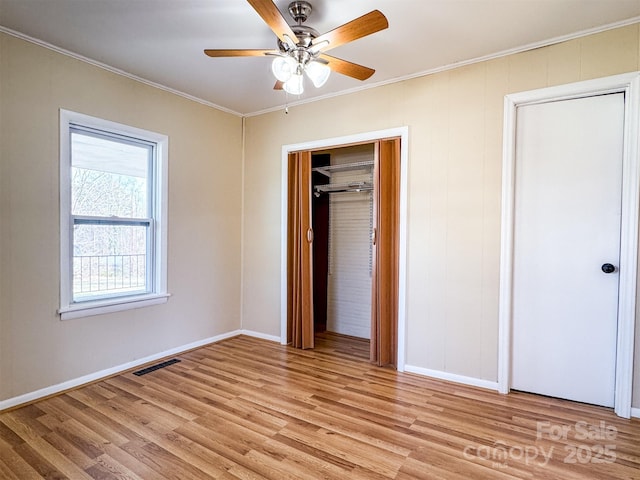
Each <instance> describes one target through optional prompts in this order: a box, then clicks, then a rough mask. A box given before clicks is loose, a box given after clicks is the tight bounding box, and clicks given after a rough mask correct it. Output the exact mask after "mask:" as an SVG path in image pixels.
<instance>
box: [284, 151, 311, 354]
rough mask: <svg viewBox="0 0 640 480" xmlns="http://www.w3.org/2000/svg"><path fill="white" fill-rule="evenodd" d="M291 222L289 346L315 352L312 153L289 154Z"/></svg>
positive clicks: (289, 246) (288, 312)
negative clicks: (311, 349) (309, 349)
mask: <svg viewBox="0 0 640 480" xmlns="http://www.w3.org/2000/svg"><path fill="white" fill-rule="evenodd" d="M288 182H289V185H288V215H287V217H288V221H287V238H288V241H287V342H288V343H289V344H291V345H292V346H293V347H296V348H313V345H314V341H313V335H314V331H313V250H312V242H313V230H312V229H311V152H293V153H290V154H289V178H288Z"/></svg>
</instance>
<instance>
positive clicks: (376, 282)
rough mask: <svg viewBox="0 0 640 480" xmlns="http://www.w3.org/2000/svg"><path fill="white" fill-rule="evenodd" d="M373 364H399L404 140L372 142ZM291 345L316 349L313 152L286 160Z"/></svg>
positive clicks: (288, 305)
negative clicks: (402, 158)
mask: <svg viewBox="0 0 640 480" xmlns="http://www.w3.org/2000/svg"><path fill="white" fill-rule="evenodd" d="M374 144H375V158H374V190H373V193H374V200H373V218H372V224H373V235H372V239H371V241H372V243H373V245H372V272H371V277H372V282H371V284H372V289H371V302H372V304H371V355H370V360H371V362H373V363H375V364H377V365H380V366H385V365H391V366H394V367H395V366H396V364H397V344H398V339H397V331H398V252H399V203H400V139H399V138H393V139H385V140H379V141H376V142H374ZM288 169H289V174H288V220H287V235H288V240H287V341H288V343H289V344H290V345H292V346H294V347H296V348H313V346H314V338H313V337H314V325H313V230H312V227H311V225H312V219H311V152H310V151H305V152H293V153H290V154H289V158H288Z"/></svg>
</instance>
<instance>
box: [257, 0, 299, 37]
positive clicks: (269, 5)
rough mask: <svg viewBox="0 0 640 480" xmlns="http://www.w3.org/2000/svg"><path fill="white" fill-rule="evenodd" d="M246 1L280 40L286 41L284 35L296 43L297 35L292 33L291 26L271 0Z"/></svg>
mask: <svg viewBox="0 0 640 480" xmlns="http://www.w3.org/2000/svg"><path fill="white" fill-rule="evenodd" d="M247 2H249V4H250V5H251V6H252V7H253V9H254V10H255V11H256V12H257V13H258V15H260V16H261V17H262V20H264V22H265V23H266V24H267V25H268V26H269V28H270V29H271V30H273V33H275V34H276V35H277V36H278V38H279V39H280V40H281V41H283V42H285V43H286V42H287V38H286V37H287V36H288V37H289V38H290V39H291V40H293V42H294V43H298V41H299V40H298V37H296V34H295V33H293V30H291V27H290V26H289V24H288V23H287V21H286V20H285V19H284V17H283V16H282V14H281V13H280V10H278V7H276V5H275V4H274V3H273V1H272V0H247Z"/></svg>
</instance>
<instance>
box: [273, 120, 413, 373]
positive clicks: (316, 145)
mask: <svg viewBox="0 0 640 480" xmlns="http://www.w3.org/2000/svg"><path fill="white" fill-rule="evenodd" d="M393 137H400V144H401V147H400V205H399V208H400V225H399V230H400V231H399V236H400V241H399V243H400V248H399V258H398V263H399V269H398V277H399V278H398V350H397V356H398V358H397V370H398V371H399V372H403V371H404V365H405V342H406V314H405V312H406V272H407V268H406V267H407V183H408V163H409V162H408V159H409V154H408V150H409V148H408V146H409V128H408V127H406V126H405V127H397V128H391V129H386V130H378V131H373V132H365V133H360V134H354V135H347V136H343V137H334V138H327V139H322V140H314V141H309V142H303V143H297V144H291V145H284V146H283V147H282V163H281V165H282V178H281V183H280V185H281V215H280V232H281V233H280V238H281V242H280V342H281V343H282V344H283V345H286V343H287V202H288V195H287V193H288V192H287V184H288V182H287V178H288V157H289V153H291V152H297V151H302V150H319V149H328V148H335V147H341V146H345V145H353V144H357V143H367V142H375V141H377V140H382V139H386V138H393Z"/></svg>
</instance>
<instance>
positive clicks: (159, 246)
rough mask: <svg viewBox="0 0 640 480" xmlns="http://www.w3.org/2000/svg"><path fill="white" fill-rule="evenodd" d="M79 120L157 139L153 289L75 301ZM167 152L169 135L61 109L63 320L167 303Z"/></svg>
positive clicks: (106, 129)
mask: <svg viewBox="0 0 640 480" xmlns="http://www.w3.org/2000/svg"><path fill="white" fill-rule="evenodd" d="M71 124H79V125H84V126H87V127H92V128H96V129H98V130H105V131H108V132H113V133H116V134H120V135H125V136H129V137H134V138H141V139H144V140H148V141H152V142H154V143H156V145H157V150H156V155H157V158H156V162H155V165H154V174H153V175H152V179H153V182H155V184H154V189H153V191H154V194H155V198H154V202H155V205H156V206H157V208H158V209H159V213H157V214H156V218H155V235H154V236H153V238H154V242H153V245H151V248H152V249H153V250H154V253H155V255H154V262H155V263H154V278H153V285H154V291H153V292H150V293H144V294H140V295H131V296H127V297H114V298H109V299H101V300H92V301H84V302H82V303H74V302H73V295H72V288H73V286H72V281H71V259H72V257H73V242H72V240H71V235H72V224H71V211H70V209H71V175H70V171H71V151H70V141H69V139H70V135H69V133H70V132H69V130H70V125H71ZM168 153H169V137H167V136H166V135H162V134H159V133H155V132H150V131H148V130H143V129H140V128H135V127H130V126H128V125H123V124H120V123H116V122H111V121H108V120H103V119H101V118H96V117H91V116H89V115H84V114H81V113H76V112H72V111H69V110H64V109H60V308H59V310H58V313H59V314H60V319H61V320H70V319H73V318H80V317H88V316H92V315H100V314H104V313H112V312H118V311H122V310H128V309H133V308H140V307H146V306H149V305H157V304H160V303H165V302H166V301H167V299H168V297H169V296H170V294H169V293H168V292H167V203H168V202H167V198H168V197H167V192H168V174H167V171H168V168H167V166H168Z"/></svg>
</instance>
